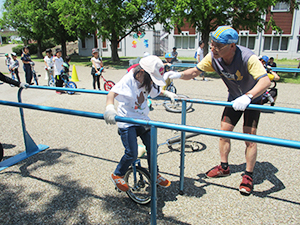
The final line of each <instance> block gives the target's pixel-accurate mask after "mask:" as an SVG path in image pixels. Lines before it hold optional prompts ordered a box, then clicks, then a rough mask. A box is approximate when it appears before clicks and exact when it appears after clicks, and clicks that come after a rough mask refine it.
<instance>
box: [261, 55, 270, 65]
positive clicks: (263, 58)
mask: <svg viewBox="0 0 300 225" xmlns="http://www.w3.org/2000/svg"><path fill="white" fill-rule="evenodd" d="M261 59H262V60H264V61H265V62H266V63H267V62H268V61H269V57H268V56H266V55H263V56H262V57H261Z"/></svg>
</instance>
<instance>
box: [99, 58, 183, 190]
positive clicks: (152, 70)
mask: <svg viewBox="0 0 300 225" xmlns="http://www.w3.org/2000/svg"><path fill="white" fill-rule="evenodd" d="M163 73H164V65H163V62H162V61H161V59H159V58H158V57H157V56H154V55H150V56H147V57H145V58H142V59H141V60H140V62H139V65H138V66H136V67H135V68H133V69H132V70H130V71H129V72H128V73H127V74H126V75H125V76H123V78H122V79H121V80H120V81H119V82H118V83H117V84H116V85H115V86H113V88H112V89H111V90H110V92H109V93H108V95H107V100H106V111H105V113H104V119H105V122H106V123H107V124H115V123H116V120H115V116H116V115H117V112H116V110H115V107H114V99H115V98H116V100H117V101H118V102H119V106H118V115H119V116H121V117H131V118H134V119H143V120H150V118H149V117H148V114H149V111H150V110H149V107H148V104H147V98H148V95H150V96H151V97H152V98H154V97H156V96H158V95H164V96H166V97H168V98H170V99H171V100H172V101H174V98H175V97H177V96H176V94H174V93H172V92H169V91H164V90H161V88H160V87H159V86H164V85H165V82H164V79H163ZM118 128H119V133H120V135H121V140H122V143H123V145H124V147H125V154H124V155H123V157H122V158H121V161H120V162H119V164H118V166H117V168H116V169H115V171H114V172H113V173H112V174H111V179H112V181H113V183H114V184H115V186H116V187H117V188H118V189H119V190H121V191H125V192H126V191H128V190H129V187H128V185H127V184H126V182H125V181H124V175H125V173H126V171H127V170H128V167H129V166H130V165H131V164H132V163H133V162H134V161H135V160H136V159H137V155H138V144H137V135H139V136H140V138H141V139H142V142H143V144H144V145H145V146H146V150H147V160H148V167H149V171H151V170H150V165H151V163H150V143H151V141H150V140H151V136H150V131H149V130H147V129H145V127H144V126H142V125H136V124H130V123H123V122H118ZM157 170H158V168H157ZM157 184H158V185H160V186H162V187H169V186H170V184H171V182H170V181H168V180H167V179H165V178H163V177H162V176H161V175H160V174H159V173H158V175H157Z"/></svg>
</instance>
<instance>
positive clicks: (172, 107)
mask: <svg viewBox="0 0 300 225" xmlns="http://www.w3.org/2000/svg"><path fill="white" fill-rule="evenodd" d="M177 96H178V98H182V99H187V98H188V97H187V96H185V95H177ZM163 105H164V107H165V108H166V110H167V111H169V112H174V113H180V112H181V111H182V101H175V102H174V103H172V102H171V100H166V101H164V103H163ZM192 106H193V103H191V102H186V111H188V110H189V109H191V108H192Z"/></svg>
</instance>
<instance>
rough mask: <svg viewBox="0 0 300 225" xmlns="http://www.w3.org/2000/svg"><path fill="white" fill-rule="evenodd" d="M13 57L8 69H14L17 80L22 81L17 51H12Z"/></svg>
mask: <svg viewBox="0 0 300 225" xmlns="http://www.w3.org/2000/svg"><path fill="white" fill-rule="evenodd" d="M11 57H12V59H11V61H10V66H9V68H8V69H9V70H10V71H12V72H13V73H14V74H15V76H16V78H17V80H18V81H19V82H21V80H20V76H19V61H18V60H17V54H16V53H15V52H13V53H11Z"/></svg>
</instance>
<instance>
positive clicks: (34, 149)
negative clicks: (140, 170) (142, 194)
mask: <svg viewBox="0 0 300 225" xmlns="http://www.w3.org/2000/svg"><path fill="white" fill-rule="evenodd" d="M30 88H33V89H46V90H64V91H68V90H70V91H75V92H81V93H92V94H104V95H106V94H107V93H108V92H106V91H94V90H85V89H70V88H56V87H42V86H31V87H30ZM21 93H22V89H19V92H18V101H19V102H11V101H4V100H0V104H1V105H8V106H13V107H19V109H20V115H21V120H22V129H23V135H24V142H25V148H26V151H25V152H23V153H21V154H19V155H16V156H14V157H11V158H9V159H6V160H5V161H3V162H1V163H0V171H1V170H3V169H5V168H7V167H8V166H11V165H14V164H16V163H18V162H20V161H21V160H23V159H26V158H28V157H30V156H32V155H34V154H36V153H38V152H40V151H43V150H45V149H47V148H48V147H49V146H46V145H36V144H35V142H34V141H33V140H32V138H31V137H30V135H29V134H28V132H27V130H26V127H25V120H24V113H23V108H27V109H32V110H39V111H47V112H54V113H62V114H67V115H75V116H80V117H88V118H94V119H104V118H103V114H101V113H93V112H86V111H80V110H71V109H64V108H56V107H49V106H41V105H33V104H26V103H22V102H21ZM177 100H180V101H182V109H183V110H182V116H181V125H178V124H173V123H165V122H158V121H151V120H150V121H145V120H139V119H133V118H124V117H119V116H116V117H115V118H116V121H118V122H126V123H132V124H139V125H145V126H150V127H151V137H152V138H151V156H150V157H151V168H152V169H151V171H150V172H151V186H152V189H151V198H152V201H151V224H156V217H157V212H156V211H157V201H156V200H157V190H156V175H157V171H156V170H155V169H154V168H157V129H158V128H162V129H170V130H178V131H181V159H180V188H179V189H180V190H179V191H180V193H183V184H184V157H185V144H182V143H185V132H191V133H199V134H204V135H209V136H216V137H225V138H230V139H237V140H244V141H250V142H257V143H263V144H269V145H276V146H284V147H290V148H295V149H300V141H293V140H287V139H279V138H273V137H266V136H260V135H250V134H243V133H237V132H232V131H222V130H215V129H209V128H201V127H195V126H187V125H186V102H193V103H198V104H210V105H219V106H227V107H232V103H231V102H221V101H208V100H199V99H177ZM248 108H249V109H257V110H264V111H275V112H284V113H294V114H300V109H295V108H284V107H274V106H272V107H271V106H262V105H254V104H250V105H249V106H248Z"/></svg>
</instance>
